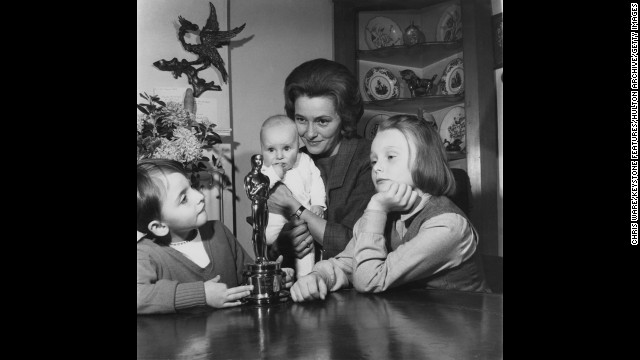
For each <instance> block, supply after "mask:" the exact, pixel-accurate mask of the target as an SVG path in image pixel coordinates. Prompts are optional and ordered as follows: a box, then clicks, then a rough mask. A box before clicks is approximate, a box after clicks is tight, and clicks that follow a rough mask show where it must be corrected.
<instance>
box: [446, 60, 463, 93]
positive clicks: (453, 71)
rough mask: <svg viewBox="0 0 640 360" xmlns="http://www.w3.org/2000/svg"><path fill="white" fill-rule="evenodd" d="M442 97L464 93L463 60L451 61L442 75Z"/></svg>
mask: <svg viewBox="0 0 640 360" xmlns="http://www.w3.org/2000/svg"><path fill="white" fill-rule="evenodd" d="M441 81H442V82H444V85H443V86H442V87H441V90H442V95H457V94H460V93H462V92H464V63H463V62H462V59H461V58H457V59H455V60H453V61H451V62H450V63H449V64H448V65H447V67H446V68H445V69H444V73H442V78H441Z"/></svg>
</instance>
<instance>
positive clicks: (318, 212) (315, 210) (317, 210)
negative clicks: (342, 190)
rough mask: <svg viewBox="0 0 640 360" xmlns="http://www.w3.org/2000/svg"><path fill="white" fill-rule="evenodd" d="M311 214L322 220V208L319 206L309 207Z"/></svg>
mask: <svg viewBox="0 0 640 360" xmlns="http://www.w3.org/2000/svg"><path fill="white" fill-rule="evenodd" d="M309 210H310V211H311V212H312V213H314V214H316V215H318V216H320V217H321V218H323V219H324V208H323V207H322V206H320V205H311V208H310V209H309Z"/></svg>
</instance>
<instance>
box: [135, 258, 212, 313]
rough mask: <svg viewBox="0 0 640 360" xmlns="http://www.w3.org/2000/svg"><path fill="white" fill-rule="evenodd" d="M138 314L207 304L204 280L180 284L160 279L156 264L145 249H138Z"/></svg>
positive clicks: (165, 311) (163, 311)
mask: <svg viewBox="0 0 640 360" xmlns="http://www.w3.org/2000/svg"><path fill="white" fill-rule="evenodd" d="M137 290H138V314H153V313H174V312H176V311H177V310H180V309H184V308H189V307H194V306H201V305H206V300H205V295H204V283H203V282H202V281H197V282H192V283H181V284H179V283H178V282H177V281H175V280H165V279H158V275H157V273H156V266H155V264H154V263H153V260H152V259H151V257H150V256H149V254H148V253H146V252H145V251H141V250H140V249H138V288H137Z"/></svg>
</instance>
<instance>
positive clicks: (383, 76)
mask: <svg viewBox="0 0 640 360" xmlns="http://www.w3.org/2000/svg"><path fill="white" fill-rule="evenodd" d="M364 91H365V93H366V94H367V96H368V97H369V99H370V100H386V99H392V98H397V97H398V96H399V95H400V89H399V88H398V79H397V78H396V77H395V75H393V73H392V72H391V71H390V70H389V69H385V68H383V67H379V66H377V67H373V68H371V69H369V71H367V74H366V75H365V76H364Z"/></svg>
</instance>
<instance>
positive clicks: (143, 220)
mask: <svg viewBox="0 0 640 360" xmlns="http://www.w3.org/2000/svg"><path fill="white" fill-rule="evenodd" d="M173 173H180V174H182V175H184V176H185V177H187V174H186V173H185V171H184V168H183V167H182V164H180V163H179V162H177V161H174V160H166V159H143V160H138V231H140V232H142V233H146V234H147V237H149V238H152V239H153V238H154V237H155V235H154V234H153V233H151V232H150V231H149V228H148V226H149V223H150V222H152V221H154V220H162V216H161V210H162V199H163V198H164V194H165V191H166V189H165V184H164V183H163V182H162V177H164V176H166V175H168V174H173ZM169 241H170V239H169Z"/></svg>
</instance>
